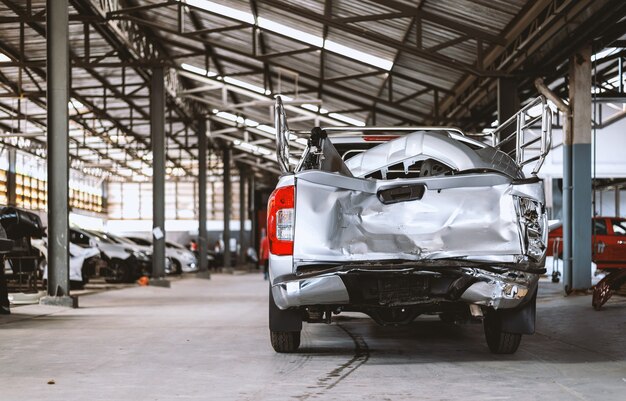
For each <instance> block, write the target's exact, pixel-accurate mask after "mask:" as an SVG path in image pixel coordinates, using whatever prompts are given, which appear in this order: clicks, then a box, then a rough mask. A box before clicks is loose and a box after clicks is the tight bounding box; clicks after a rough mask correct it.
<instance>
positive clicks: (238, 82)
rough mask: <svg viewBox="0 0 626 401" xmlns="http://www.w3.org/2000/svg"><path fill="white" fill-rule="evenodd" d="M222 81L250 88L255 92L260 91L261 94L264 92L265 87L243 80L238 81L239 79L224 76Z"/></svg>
mask: <svg viewBox="0 0 626 401" xmlns="http://www.w3.org/2000/svg"><path fill="white" fill-rule="evenodd" d="M224 82H226V83H227V84H232V85H237V86H240V87H242V88H245V89H248V90H251V91H253V92H256V93H260V94H262V95H264V94H265V88H261V87H260V86H256V85H253V84H250V83H247V82H244V81H240V80H238V79H235V78H231V77H224Z"/></svg>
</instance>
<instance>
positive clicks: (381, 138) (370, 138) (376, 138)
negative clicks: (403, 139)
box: [362, 135, 400, 142]
mask: <svg viewBox="0 0 626 401" xmlns="http://www.w3.org/2000/svg"><path fill="white" fill-rule="evenodd" d="M362 138H363V140H364V141H365V142H387V141H391V140H392V139H396V138H400V137H399V136H398V135H364V136H363V137H362Z"/></svg>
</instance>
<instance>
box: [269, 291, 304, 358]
mask: <svg viewBox="0 0 626 401" xmlns="http://www.w3.org/2000/svg"><path fill="white" fill-rule="evenodd" d="M269 307H270V308H269V309H270V311H269V312H270V314H269V323H270V324H269V326H270V341H271V343H272V348H274V351H276V352H280V353H284V352H295V351H296V350H297V349H298V347H299V346H300V332H301V331H302V313H301V312H300V311H298V310H293V309H287V310H281V309H280V308H279V307H278V306H276V303H275V302H274V296H273V295H272V289H271V287H270V291H269Z"/></svg>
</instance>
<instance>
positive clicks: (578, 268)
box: [563, 45, 592, 292]
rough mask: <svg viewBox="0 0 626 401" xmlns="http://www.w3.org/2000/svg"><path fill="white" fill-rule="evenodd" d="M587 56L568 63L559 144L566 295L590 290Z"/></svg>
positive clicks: (586, 53) (586, 51) (581, 52)
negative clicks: (566, 115) (566, 107)
mask: <svg viewBox="0 0 626 401" xmlns="http://www.w3.org/2000/svg"><path fill="white" fill-rule="evenodd" d="M591 53H592V51H591V45H588V46H585V47H584V48H582V49H580V50H579V51H577V52H576V53H575V54H574V55H573V56H572V57H571V59H570V80H569V95H570V107H571V111H572V126H571V136H568V135H566V136H565V138H564V142H563V152H564V160H563V186H564V187H565V188H564V189H565V193H566V194H567V195H568V196H567V199H564V202H563V206H564V213H563V217H564V220H563V232H564V235H563V241H564V243H563V245H564V255H563V259H564V262H565V264H564V269H563V274H564V280H563V283H564V286H565V291H566V292H569V291H572V290H585V289H588V288H589V287H590V286H591V253H592V252H591V250H592V238H591V236H592V225H591V219H592V210H591V208H592V203H591V200H592V182H591ZM566 188H567V189H566ZM566 211H567V212H566ZM570 254H571V258H570V256H569V255H570Z"/></svg>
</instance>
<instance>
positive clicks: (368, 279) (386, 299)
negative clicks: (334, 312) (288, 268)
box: [272, 267, 539, 309]
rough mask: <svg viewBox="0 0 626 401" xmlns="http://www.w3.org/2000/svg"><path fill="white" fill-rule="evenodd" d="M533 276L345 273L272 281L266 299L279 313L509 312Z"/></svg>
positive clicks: (532, 284)
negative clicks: (414, 308)
mask: <svg viewBox="0 0 626 401" xmlns="http://www.w3.org/2000/svg"><path fill="white" fill-rule="evenodd" d="M538 278H539V276H538V275H537V274H534V273H527V272H520V271H512V270H504V269H503V270H502V271H499V272H494V271H488V270H484V269H480V268H474V267H471V268H469V267H458V268H445V269H431V270H418V269H398V270H393V271H389V270H348V271H335V272H331V273H322V274H319V275H315V276H307V277H298V276H294V275H289V276H282V277H277V278H276V279H275V280H274V282H273V284H272V295H273V297H274V301H275V303H276V305H277V306H278V307H279V308H280V309H288V308H294V307H300V306H313V305H336V306H340V305H353V306H377V307H385V306H389V307H393V306H404V305H406V306H409V305H419V304H433V303H443V302H462V303H467V304H475V305H481V306H487V307H493V308H495V309H511V308H516V307H518V306H519V305H521V304H522V303H523V302H524V300H525V299H526V298H530V297H532V295H533V293H534V290H535V288H536V286H537V281H538Z"/></svg>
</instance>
